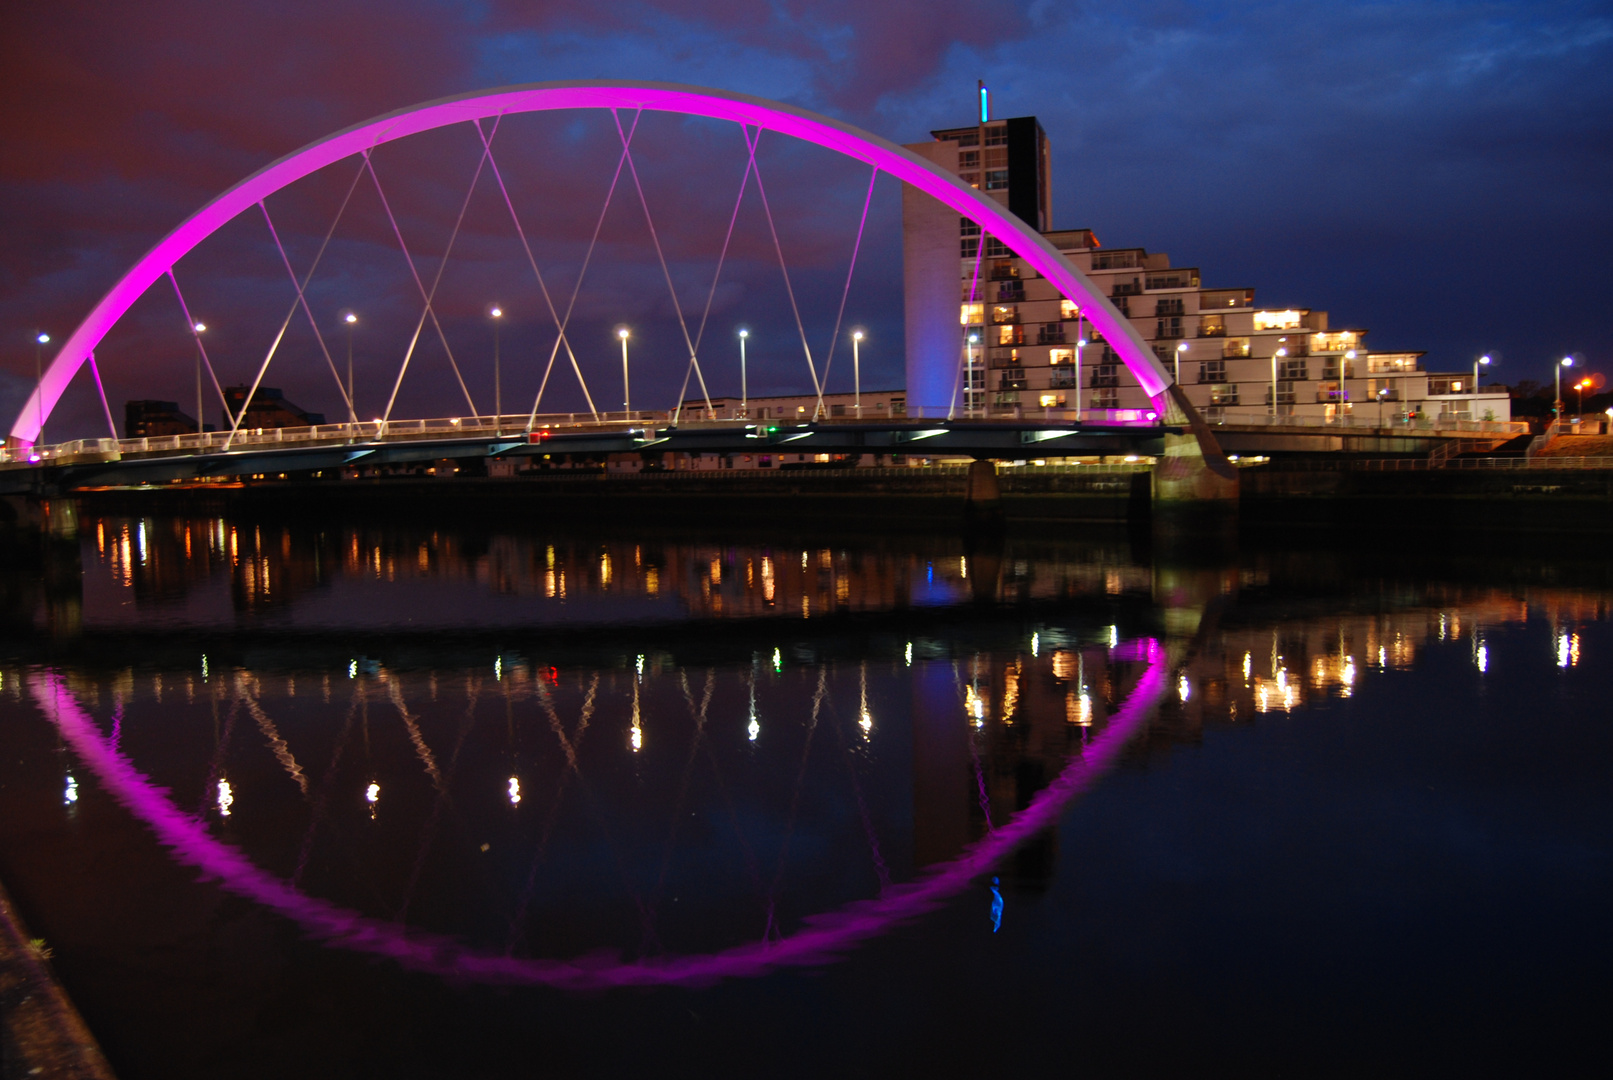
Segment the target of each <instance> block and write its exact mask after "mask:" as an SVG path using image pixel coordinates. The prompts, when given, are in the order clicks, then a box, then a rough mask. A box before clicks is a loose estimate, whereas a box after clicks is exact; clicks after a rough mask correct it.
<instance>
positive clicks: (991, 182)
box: [986, 169, 1008, 191]
mask: <svg viewBox="0 0 1613 1080" xmlns="http://www.w3.org/2000/svg"><path fill="white" fill-rule="evenodd" d="M1007 186H1008V170H1007V169H987V170H986V190H987V191H1001V190H1002V189H1003V188H1005V187H1007Z"/></svg>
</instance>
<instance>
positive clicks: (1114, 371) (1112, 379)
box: [1092, 364, 1120, 386]
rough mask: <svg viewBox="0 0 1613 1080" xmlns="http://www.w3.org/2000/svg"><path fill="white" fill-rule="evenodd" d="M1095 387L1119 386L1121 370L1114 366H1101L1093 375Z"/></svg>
mask: <svg viewBox="0 0 1613 1080" xmlns="http://www.w3.org/2000/svg"><path fill="white" fill-rule="evenodd" d="M1092 385H1093V386H1119V385H1120V369H1119V368H1117V367H1116V366H1115V365H1114V364H1100V365H1098V369H1097V370H1096V371H1094V372H1093V373H1092Z"/></svg>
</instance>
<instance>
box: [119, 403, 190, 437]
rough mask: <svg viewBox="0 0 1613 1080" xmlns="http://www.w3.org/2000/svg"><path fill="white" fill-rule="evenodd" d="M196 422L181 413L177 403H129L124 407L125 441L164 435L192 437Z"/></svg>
mask: <svg viewBox="0 0 1613 1080" xmlns="http://www.w3.org/2000/svg"><path fill="white" fill-rule="evenodd" d="M195 431H196V421H195V419H194V418H192V417H191V416H189V415H187V414H185V413H182V412H180V411H179V403H178V402H177V401H151V400H140V401H127V402H124V405H123V437H124V438H125V439H146V438H158V437H160V436H164V435H191V434H194V433H195Z"/></svg>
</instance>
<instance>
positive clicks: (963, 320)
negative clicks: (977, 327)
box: [958, 304, 986, 326]
mask: <svg viewBox="0 0 1613 1080" xmlns="http://www.w3.org/2000/svg"><path fill="white" fill-rule="evenodd" d="M985 318H986V305H985V304H964V305H963V309H962V312H961V314H959V316H958V324H959V325H960V326H968V325H969V324H970V323H978V322H984V321H985Z"/></svg>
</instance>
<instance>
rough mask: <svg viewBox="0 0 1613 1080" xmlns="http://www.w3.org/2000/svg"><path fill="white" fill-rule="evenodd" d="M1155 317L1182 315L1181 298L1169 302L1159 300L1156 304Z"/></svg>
mask: <svg viewBox="0 0 1613 1080" xmlns="http://www.w3.org/2000/svg"><path fill="white" fill-rule="evenodd" d="M1154 314H1155V315H1181V314H1183V311H1182V301H1181V298H1180V297H1171V298H1170V299H1167V300H1158V301H1155V303H1154Z"/></svg>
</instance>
